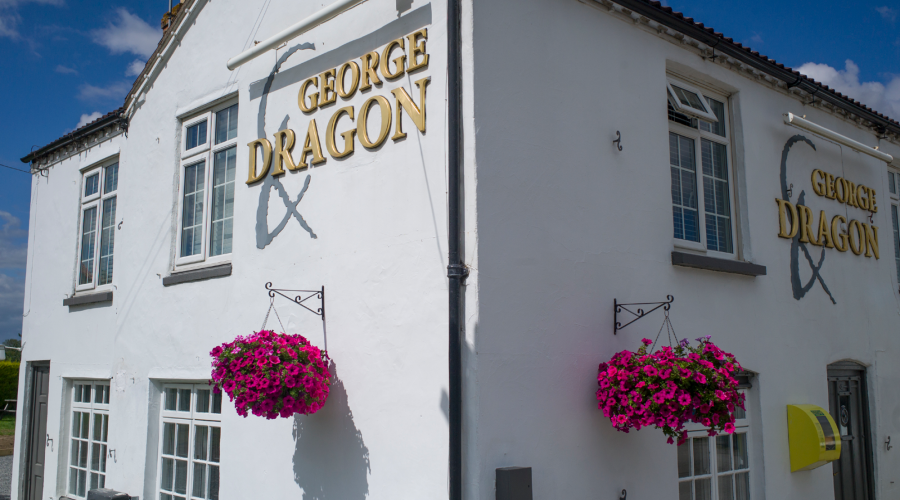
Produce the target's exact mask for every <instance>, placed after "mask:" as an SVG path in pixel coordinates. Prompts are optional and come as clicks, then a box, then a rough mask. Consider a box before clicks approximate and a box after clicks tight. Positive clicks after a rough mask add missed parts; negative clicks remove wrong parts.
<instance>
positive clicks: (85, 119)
mask: <svg viewBox="0 0 900 500" xmlns="http://www.w3.org/2000/svg"><path fill="white" fill-rule="evenodd" d="M101 116H103V113H101V112H99V111H94V112H93V113H91V114H89V115H81V119H80V120H78V125H75V128H81V127H83V126H85V125H87V124H88V123H91V122H92V121H94V120H96V119H97V118H100V117H101Z"/></svg>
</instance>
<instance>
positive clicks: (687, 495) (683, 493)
mask: <svg viewBox="0 0 900 500" xmlns="http://www.w3.org/2000/svg"><path fill="white" fill-rule="evenodd" d="M693 484H694V483H693V481H685V482H683V483H678V500H694V491H693V490H692V489H691V486H692V485H693Z"/></svg>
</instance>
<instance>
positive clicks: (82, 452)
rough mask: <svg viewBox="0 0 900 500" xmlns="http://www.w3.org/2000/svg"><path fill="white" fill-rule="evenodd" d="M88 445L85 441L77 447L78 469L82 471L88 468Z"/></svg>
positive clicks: (85, 420)
mask: <svg viewBox="0 0 900 500" xmlns="http://www.w3.org/2000/svg"><path fill="white" fill-rule="evenodd" d="M87 421H88V419H86V418H85V419H84V420H83V422H87ZM88 451H90V450H88V444H87V442H85V441H82V442H81V446H79V447H78V467H81V468H83V469H87V466H88Z"/></svg>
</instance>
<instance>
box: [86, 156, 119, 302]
mask: <svg viewBox="0 0 900 500" xmlns="http://www.w3.org/2000/svg"><path fill="white" fill-rule="evenodd" d="M82 186H83V189H82V194H81V217H80V218H79V221H80V226H81V228H80V232H79V244H78V248H79V255H78V270H77V275H78V276H77V280H78V281H77V285H76V287H75V290H76V291H81V290H89V289H92V288H96V287H102V286H106V285H111V284H112V280H113V250H114V249H115V240H116V204H117V199H118V197H117V191H118V187H119V162H118V160H110V161H107V162H105V163H104V164H101V165H100V166H97V167H92V168H91V169H89V170H87V171H85V172H84V174H83V177H82Z"/></svg>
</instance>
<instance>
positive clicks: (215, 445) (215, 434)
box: [209, 427, 222, 463]
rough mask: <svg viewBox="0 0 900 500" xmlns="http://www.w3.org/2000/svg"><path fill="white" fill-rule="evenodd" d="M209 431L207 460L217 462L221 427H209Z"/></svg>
mask: <svg viewBox="0 0 900 500" xmlns="http://www.w3.org/2000/svg"><path fill="white" fill-rule="evenodd" d="M210 431H211V432H210V440H209V441H210V442H209V461H210V462H215V463H219V439H220V438H221V434H222V429H220V428H218V427H210Z"/></svg>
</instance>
